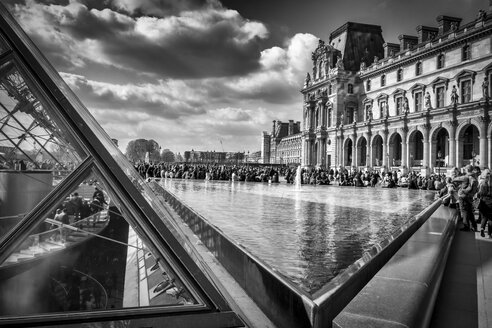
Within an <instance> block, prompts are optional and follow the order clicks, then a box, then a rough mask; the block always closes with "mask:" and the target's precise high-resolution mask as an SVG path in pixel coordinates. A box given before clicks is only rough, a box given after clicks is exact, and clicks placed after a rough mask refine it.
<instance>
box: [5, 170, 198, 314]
mask: <svg viewBox="0 0 492 328" xmlns="http://www.w3.org/2000/svg"><path fill="white" fill-rule="evenodd" d="M77 181H81V182H80V183H78V184H77V186H76V188H71V187H69V186H62V188H63V189H66V190H69V192H68V193H62V194H61V195H62V197H59V198H58V199H59V200H58V201H55V202H53V206H50V207H48V208H47V210H46V211H44V212H43V213H41V214H40V215H37V216H38V217H40V218H41V219H38V220H36V222H37V224H33V225H31V227H32V228H30V229H29V230H31V231H30V232H29V233H27V234H26V235H25V238H24V239H23V240H22V241H20V242H19V246H17V247H16V248H15V249H14V250H13V251H12V252H10V253H9V255H8V257H6V259H5V260H4V261H3V262H2V263H1V264H0V295H1V297H0V316H18V315H38V314H42V313H60V312H81V311H99V310H108V309H112V310H118V309H123V308H135V307H149V306H174V307H179V306H181V307H183V306H185V307H189V306H194V305H198V304H199V298H198V297H196V293H194V292H190V290H191V289H190V287H189V286H190V283H189V282H184V281H183V280H182V279H181V278H180V276H179V275H178V274H177V272H176V271H174V270H173V269H172V268H171V265H169V263H168V262H167V261H166V260H165V259H163V258H162V257H161V256H159V255H157V252H158V251H157V250H156V248H155V247H149V246H148V245H149V241H147V240H146V238H141V237H140V236H139V234H138V233H137V232H136V230H135V229H134V228H132V226H131V225H130V224H129V222H128V221H127V218H128V215H129V214H128V210H127V209H125V208H124V207H122V206H121V205H120V204H121V201H120V200H118V197H117V196H116V194H115V193H114V191H112V190H111V189H110V188H109V187H108V184H107V183H106V182H105V181H104V179H103V178H102V176H101V175H100V174H98V173H97V170H95V169H85V172H84V173H83V174H81V175H80V177H79V178H77ZM64 187H65V188H64ZM43 218H44V219H43ZM156 259H159V260H156ZM200 302H201V301H200ZM0 322H1V318H0Z"/></svg>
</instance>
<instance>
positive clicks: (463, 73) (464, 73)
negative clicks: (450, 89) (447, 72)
mask: <svg viewBox="0 0 492 328" xmlns="http://www.w3.org/2000/svg"><path fill="white" fill-rule="evenodd" d="M475 75H477V72H475V71H472V70H469V69H464V70H462V71H461V72H459V73H458V74H456V76H455V77H454V78H455V79H456V80H457V81H459V80H461V79H464V78H471V79H472V82H475Z"/></svg>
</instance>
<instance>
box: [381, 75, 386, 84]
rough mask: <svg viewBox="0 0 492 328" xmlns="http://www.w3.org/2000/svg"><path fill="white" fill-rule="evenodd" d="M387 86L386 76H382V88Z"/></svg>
mask: <svg viewBox="0 0 492 328" xmlns="http://www.w3.org/2000/svg"><path fill="white" fill-rule="evenodd" d="M385 85H386V75H384V74H383V75H381V86H382V87H384V86H385Z"/></svg>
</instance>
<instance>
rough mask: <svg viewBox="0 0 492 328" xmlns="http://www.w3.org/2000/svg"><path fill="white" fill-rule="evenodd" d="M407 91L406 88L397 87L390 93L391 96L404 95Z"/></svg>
mask: <svg viewBox="0 0 492 328" xmlns="http://www.w3.org/2000/svg"><path fill="white" fill-rule="evenodd" d="M406 93H407V91H406V90H403V89H401V88H397V89H396V90H395V91H393V93H392V94H391V95H392V96H399V95H401V96H404V95H405V94H406Z"/></svg>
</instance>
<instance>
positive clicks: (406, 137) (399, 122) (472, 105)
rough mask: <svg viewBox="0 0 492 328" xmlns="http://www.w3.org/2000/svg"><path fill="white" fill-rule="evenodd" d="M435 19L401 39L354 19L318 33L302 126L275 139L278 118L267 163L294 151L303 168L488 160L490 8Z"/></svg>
mask: <svg viewBox="0 0 492 328" xmlns="http://www.w3.org/2000/svg"><path fill="white" fill-rule="evenodd" d="M436 21H437V26H435V27H431V26H422V25H419V26H417V28H416V32H417V35H416V36H410V35H400V36H399V37H398V40H399V43H388V42H385V41H384V39H383V36H382V30H381V27H380V26H377V25H368V24H359V23H352V22H348V23H346V24H345V25H343V26H342V27H340V28H339V29H337V30H336V31H334V32H333V33H331V35H330V40H329V42H328V43H325V42H324V41H322V40H320V41H319V44H318V47H317V48H316V49H315V51H314V52H313V53H312V61H313V68H312V72H310V73H308V74H307V76H306V79H305V81H304V87H303V89H302V90H301V93H302V96H303V100H304V101H303V104H304V105H303V112H302V113H303V116H302V124H301V129H300V130H301V131H300V133H298V134H294V135H289V136H286V137H282V138H278V137H277V138H275V133H276V129H277V128H276V126H275V122H274V129H273V132H272V134H271V135H270V134H267V133H265V132H264V133H263V148H262V149H263V154H264V156H263V161H264V162H270V163H281V158H285V157H286V156H287V155H286V153H287V151H288V153H290V154H296V153H298V154H299V158H297V159H296V158H292V156H290V161H291V162H296V161H298V162H299V163H300V164H301V165H302V166H304V167H321V168H328V167H336V168H338V167H340V166H343V167H346V168H358V169H363V168H372V169H377V170H401V171H403V172H406V171H408V170H413V171H421V172H422V173H425V174H429V173H431V172H436V171H438V170H445V169H446V168H451V167H454V166H458V167H462V166H464V165H466V164H473V165H478V166H480V167H491V166H492V154H491V153H492V123H491V120H490V111H491V109H490V108H491V102H492V101H491V100H490V95H491V94H492V90H491V84H490V83H489V82H490V81H491V79H492V42H491V41H492V40H491V37H492V11H491V10H490V8H489V10H488V11H487V12H486V11H483V10H481V11H480V12H478V13H477V17H476V19H475V20H474V21H472V22H469V23H466V24H463V23H462V19H461V18H458V17H450V16H438V17H437V19H436ZM272 136H273V137H272ZM284 149H285V150H284ZM284 163H285V162H284Z"/></svg>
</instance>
